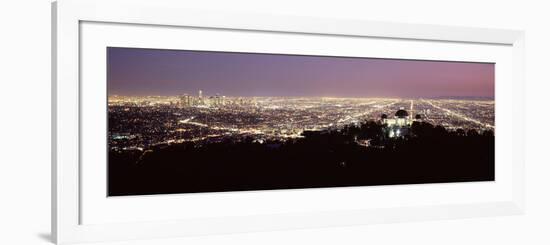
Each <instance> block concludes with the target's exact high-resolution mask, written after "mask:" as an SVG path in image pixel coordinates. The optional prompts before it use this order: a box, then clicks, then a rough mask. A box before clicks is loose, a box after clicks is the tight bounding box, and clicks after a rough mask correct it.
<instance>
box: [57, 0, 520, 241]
mask: <svg viewBox="0 0 550 245" xmlns="http://www.w3.org/2000/svg"><path fill="white" fill-rule="evenodd" d="M83 22H101V23H123V24H134V25H135V24H141V25H158V26H174V27H191V28H208V29H215V30H246V31H262V32H270V33H296V34H306V35H310V34H312V35H325V36H342V37H375V38H387V39H399V40H401V39H403V40H428V41H439V42H451V43H478V44H488V45H507V46H510V48H511V50H512V52H513V54H512V59H513V66H512V68H513V71H511V72H512V73H511V74H513V77H512V78H511V79H510V80H511V81H513V82H512V84H510V87H511V88H512V89H511V93H510V94H513V96H507V97H506V98H499V99H502V100H513V103H511V104H512V107H511V108H508V109H509V111H508V113H511V115H513V117H512V118H513V119H512V122H511V124H512V125H513V127H512V130H510V131H508V132H498V133H499V134H507V135H509V136H510V137H511V139H513V140H512V142H511V144H512V146H513V147H512V149H513V152H511V153H510V154H511V156H512V159H511V161H512V175H511V179H510V180H509V181H510V183H511V188H509V190H507V193H506V194H507V195H505V196H506V197H505V198H501V199H499V200H492V201H489V202H472V203H469V202H468V201H467V200H466V202H460V203H458V202H457V203H451V204H441V205H431V206H415V205H409V206H407V204H405V205H404V206H400V207H388V208H366V209H348V210H338V211H318V212H310V213H276V212H274V213H272V214H263V215H247V216H221V215H220V216H215V217H204V218H193V219H186V220H163V221H154V222H124V223H106V224H93V225H90V224H83V223H82V222H81V218H82V217H81V215H82V213H81V211H82V195H83V194H82V187H81V184H82V180H81V176H82V171H85V170H83V169H82V168H81V165H80V161H81V156H80V151H81V148H80V147H81V146H80V144H81V139H80V130H81V126H82V125H81V105H80V95H81V93H82V91H81V87H80V83H79V81H80V80H81V74H80V69H81V65H80V62H81V57H80V54H81V51H80V45H81V41H82V40H81V29H80V28H81V23H83ZM52 32H53V33H52V39H53V40H52V45H53V47H52V64H53V66H52V237H53V240H54V241H55V242H56V243H58V244H65V243H76V242H94V241H114V240H128V239H150V238H164V237H176V236H186V235H200V234H221V233H233V232H247V231H265V230H277V229H294V228H313V227H326V226H338V225H354V224H378V223H391V222H405V221H407V222H408V221H420V220H437V219H452V218H465V217H482V216H495V215H513V214H521V213H523V212H524V199H525V198H524V116H523V115H524V95H523V94H524V81H523V73H524V71H523V66H524V61H523V56H524V34H523V32H522V31H518V30H497V29H485V28H470V27H450V26H439V25H425V24H422V25H420V24H404V23H389V22H376V21H360V20H341V19H339V20H336V19H324V18H312V17H297V16H271V15H259V14H250V13H219V12H208V11H196V10H188V9H186V8H185V3H183V2H178V1H150V0H149V1H148V0H135V1H107V0H99V1H98V0H96V1H88V0H84V1H77V0H60V1H57V2H54V3H53V4H52ZM497 137H498V136H497Z"/></svg>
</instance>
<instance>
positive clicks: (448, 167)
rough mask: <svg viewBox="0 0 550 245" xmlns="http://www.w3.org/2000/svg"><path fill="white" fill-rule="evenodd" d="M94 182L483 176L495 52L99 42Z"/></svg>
mask: <svg viewBox="0 0 550 245" xmlns="http://www.w3.org/2000/svg"><path fill="white" fill-rule="evenodd" d="M106 51H107V102H106V103H107V117H108V125H107V129H108V132H107V139H106V142H107V151H108V161H107V164H108V167H107V169H108V184H107V186H108V195H109V196H127V195H152V194H176V193H201V192H224V191H259V190H280V189H298V188H334V187H356V186H357V187H358V186H375V185H397V184H427V183H451V182H471V181H494V179H495V133H494V132H495V101H494V97H495V75H494V73H495V64H494V63H479V62H458V61H430V60H407V59H383V58H368V57H338V56H314V55H293V54H264V53H240V52H218V51H194V50H167V49H144V48H124V47H108V48H107V50H106Z"/></svg>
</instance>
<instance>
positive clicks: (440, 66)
mask: <svg viewBox="0 0 550 245" xmlns="http://www.w3.org/2000/svg"><path fill="white" fill-rule="evenodd" d="M107 55H108V60H107V64H108V67H107V68H108V69H107V70H108V78H107V79H108V82H107V85H108V95H109V96H113V95H121V96H147V95H150V96H173V95H180V94H183V93H188V94H191V95H193V94H195V93H197V92H198V91H199V90H202V91H203V92H204V93H205V95H213V94H222V95H227V96H235V97H237V96H240V97H395V98H420V97H424V98H436V97H478V98H494V64H493V63H472V62H456V61H424V60H402V59H380V58H354V57H332V56H304V55H288V54H260V53H231V52H214V51H187V50H161V49H141V48H114V47H109V48H107Z"/></svg>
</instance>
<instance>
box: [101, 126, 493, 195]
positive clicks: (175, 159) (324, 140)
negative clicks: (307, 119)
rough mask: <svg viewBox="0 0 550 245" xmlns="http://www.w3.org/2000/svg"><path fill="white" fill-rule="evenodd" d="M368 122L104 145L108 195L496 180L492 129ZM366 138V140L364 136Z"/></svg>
mask: <svg viewBox="0 0 550 245" xmlns="http://www.w3.org/2000/svg"><path fill="white" fill-rule="evenodd" d="M383 128H384V126H383V125H381V124H379V123H377V122H372V121H369V122H365V123H363V124H361V125H358V126H348V127H345V128H343V129H338V130H336V129H331V130H325V131H311V132H304V134H303V136H304V137H303V138H300V139H294V140H288V141H285V142H262V143H258V142H255V141H254V139H252V138H250V139H245V140H241V141H238V142H236V141H224V142H217V143H208V144H204V143H202V144H200V143H191V142H186V143H182V144H175V145H170V146H164V147H155V148H154V149H152V151H146V152H145V153H143V152H141V151H111V152H109V164H108V168H109V173H108V175H109V176H108V178H109V183H108V186H109V188H108V189H109V190H108V192H109V196H123V195H146V194H170V193H196V192H222V191H247V190H272V189H294V188H319V187H345V186H370V185H395V184H418V183H442V182H465V181H493V180H494V178H495V174H494V172H495V154H494V149H495V143H494V135H493V132H492V131H485V132H482V133H478V132H477V131H474V130H472V131H468V132H465V131H463V130H460V129H459V130H456V131H448V130H445V128H443V127H441V126H435V127H434V126H433V125H431V124H428V123H425V122H414V123H413V124H412V126H411V132H412V133H411V134H410V135H407V136H406V137H400V138H391V139H390V138H387V137H385V136H384V133H383ZM367 142H368V143H367Z"/></svg>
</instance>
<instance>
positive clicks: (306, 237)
mask: <svg viewBox="0 0 550 245" xmlns="http://www.w3.org/2000/svg"><path fill="white" fill-rule="evenodd" d="M151 1H153V0H151ZM546 2H547V1H543V0H541V1H528V0H523V1H521V0H514V1H503V0H500V1H499V0H487V1H481V0H460V1H443V0H414V1H410V0H395V1H382V0H375V1H366V0H356V1H354V0H339V1H321V0H301V1H300V0H264V1H257V0H256V1H254V0H231V1H210V0H206V1H205V0H202V1H198V0H197V1H189V7H190V8H198V9H216V10H236V11H251V12H259V13H279V14H292V15H303V16H322V17H336V18H355V19H371V20H387V21H398V22H412V23H438V24H447V25H463V26H479V27H495V28H520V29H525V30H526V31H527V93H528V94H527V100H528V101H527V108H526V110H527V117H528V118H527V121H528V127H529V128H528V129H527V214H526V215H523V216H514V217H495V218H480V219H467V220H450V221H432V222H421V223H402V224H390V225H375V226H354V227H338V228H327V229H311V230H292V231H276V232H262V233H247V234H234V235H223V236H210V237H190V238H180V239H167V240H156V241H139V242H135V241H132V242H121V243H114V244H367V243H370V244H438V245H439V244H482V243H485V244H550V234H549V231H550V177H549V176H550V161H549V158H548V151H549V150H550V149H549V148H548V144H547V143H546V142H547V141H548V139H549V137H550V135H549V132H550V130H548V128H549V125H547V124H550V120H549V119H550V118H549V115H550V111H549V110H550V108H549V107H550V103H549V102H548V98H549V97H550V86H549V85H548V83H549V82H550V80H549V79H548V77H549V76H548V72H549V70H550V61H549V59H548V58H549V57H548V56H549V55H550V52H549V50H550V48H549V46H548V45H550V25H549V24H548V23H550V15H548V10H549V9H550V8H549V7H548V6H546ZM0 9H1V11H0V20H1V21H0V25H1V28H0V33H1V36H0V62H1V63H0V109H1V110H2V111H1V112H0V196H1V198H0V244H29V245H32V244H48V242H49V230H50V1H49V0H18V1H16V0H11V1H2V5H0ZM545 143H546V144H547V145H544V144H545Z"/></svg>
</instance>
